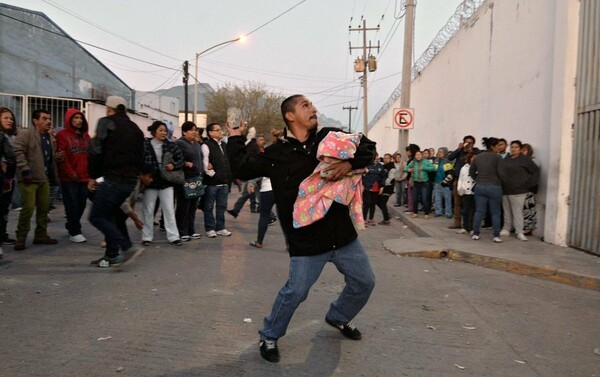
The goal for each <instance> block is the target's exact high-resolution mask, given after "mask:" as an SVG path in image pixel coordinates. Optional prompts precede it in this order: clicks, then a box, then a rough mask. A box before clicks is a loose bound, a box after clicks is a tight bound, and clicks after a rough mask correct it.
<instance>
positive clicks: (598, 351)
mask: <svg viewBox="0 0 600 377" xmlns="http://www.w3.org/2000/svg"><path fill="white" fill-rule="evenodd" d="M594 353H595V354H596V355H598V356H600V348H594Z"/></svg>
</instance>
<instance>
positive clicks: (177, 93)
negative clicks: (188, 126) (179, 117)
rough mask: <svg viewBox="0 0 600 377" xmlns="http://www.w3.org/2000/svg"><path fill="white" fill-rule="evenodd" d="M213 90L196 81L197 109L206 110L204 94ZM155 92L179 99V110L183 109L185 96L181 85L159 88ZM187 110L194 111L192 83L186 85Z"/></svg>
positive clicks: (205, 84) (207, 85)
mask: <svg viewBox="0 0 600 377" xmlns="http://www.w3.org/2000/svg"><path fill="white" fill-rule="evenodd" d="M214 91H215V90H214V89H213V87H212V86H210V85H209V84H207V83H201V82H200V83H198V111H199V112H206V100H205V94H206V93H212V92H214ZM156 93H158V94H161V95H163V96H167V97H175V98H178V99H179V111H185V101H184V99H185V96H184V87H183V85H179V86H174V87H172V88H169V89H160V90H157V91H156ZM188 110H189V111H194V85H193V84H190V85H189V86H188Z"/></svg>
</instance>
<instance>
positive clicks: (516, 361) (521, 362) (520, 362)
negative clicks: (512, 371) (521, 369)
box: [515, 360, 527, 364]
mask: <svg viewBox="0 0 600 377" xmlns="http://www.w3.org/2000/svg"><path fill="white" fill-rule="evenodd" d="M515 363H519V364H527V363H526V362H524V361H521V360H515Z"/></svg>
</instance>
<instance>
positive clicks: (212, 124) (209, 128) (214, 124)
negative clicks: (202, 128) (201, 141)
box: [206, 122, 219, 132]
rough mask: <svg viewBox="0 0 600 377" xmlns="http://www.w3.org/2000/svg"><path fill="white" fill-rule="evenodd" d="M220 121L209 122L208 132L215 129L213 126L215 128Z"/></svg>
mask: <svg viewBox="0 0 600 377" xmlns="http://www.w3.org/2000/svg"><path fill="white" fill-rule="evenodd" d="M218 125H219V123H217V122H213V123H209V124H208V125H206V132H210V131H212V130H213V128H215V126H218Z"/></svg>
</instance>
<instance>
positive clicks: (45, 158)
mask: <svg viewBox="0 0 600 377" xmlns="http://www.w3.org/2000/svg"><path fill="white" fill-rule="evenodd" d="M32 122H33V124H34V126H35V128H26V129H23V130H22V131H21V132H19V134H18V135H17V137H16V138H15V141H14V145H13V149H14V152H15V158H16V161H17V172H18V174H19V191H21V198H22V201H23V209H21V212H20V213H19V222H18V224H17V241H16V242H15V245H14V249H15V250H24V249H25V241H26V238H27V233H29V230H30V229H31V217H32V216H33V211H34V210H35V213H36V215H35V220H36V228H35V236H34V238H33V243H34V245H35V244H42V245H54V244H57V243H58V241H57V240H56V239H54V238H51V237H50V236H49V235H48V233H47V230H48V210H49V207H50V186H51V185H57V184H58V169H57V167H56V161H57V160H60V159H62V153H59V152H57V151H56V139H54V137H53V136H52V135H50V134H49V132H48V131H49V130H50V128H51V127H52V119H51V116H50V112H48V111H47V110H35V111H34V112H33V114H32Z"/></svg>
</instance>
